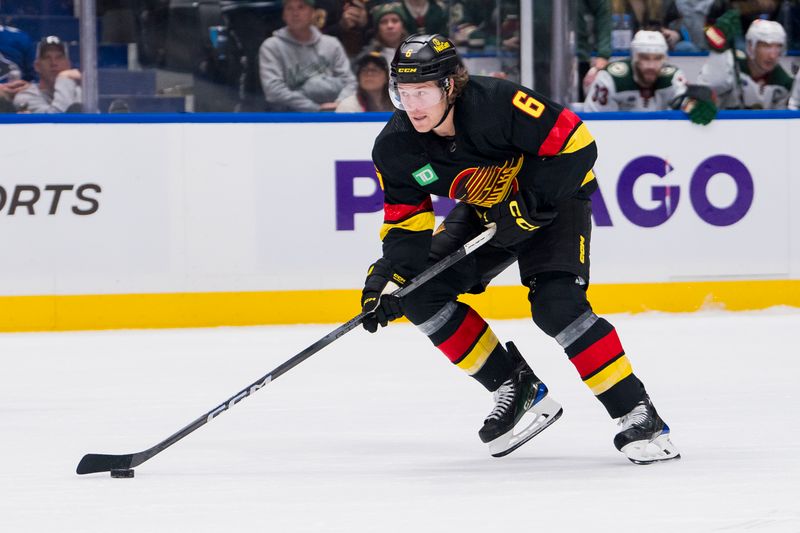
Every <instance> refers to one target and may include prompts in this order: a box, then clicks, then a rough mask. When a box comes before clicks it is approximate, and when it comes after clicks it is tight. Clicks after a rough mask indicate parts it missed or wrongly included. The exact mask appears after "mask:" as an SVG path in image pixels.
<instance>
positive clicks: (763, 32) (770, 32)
mask: <svg viewBox="0 0 800 533" xmlns="http://www.w3.org/2000/svg"><path fill="white" fill-rule="evenodd" d="M744 38H745V40H746V41H747V55H748V56H750V57H753V54H754V53H755V49H756V45H757V44H758V43H767V44H779V45H781V47H782V50H783V51H785V50H786V30H784V29H783V26H781V25H780V23H779V22H775V21H774V20H764V19H756V20H754V21H753V23H752V24H750V27H749V28H747V33H746V34H745V36H744Z"/></svg>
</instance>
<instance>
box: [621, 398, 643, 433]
mask: <svg viewBox="0 0 800 533" xmlns="http://www.w3.org/2000/svg"><path fill="white" fill-rule="evenodd" d="M646 420H647V405H646V404H644V403H638V404H636V407H634V408H633V409H631V412H630V413H628V414H627V415H623V416H621V417H620V419H619V422H618V424H619V425H620V426H622V430H623V431H624V430H626V429H628V428H631V427H633V426H635V425H637V424H642V423H643V422H645V421H646Z"/></svg>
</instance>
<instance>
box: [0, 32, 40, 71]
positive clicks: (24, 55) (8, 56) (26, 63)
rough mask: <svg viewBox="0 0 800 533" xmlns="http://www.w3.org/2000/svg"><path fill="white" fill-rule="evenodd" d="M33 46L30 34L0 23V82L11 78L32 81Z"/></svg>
mask: <svg viewBox="0 0 800 533" xmlns="http://www.w3.org/2000/svg"><path fill="white" fill-rule="evenodd" d="M34 54H35V50H34V46H33V42H32V41H31V38H30V36H29V35H28V34H27V33H25V32H24V31H22V30H20V29H18V28H14V27H12V26H2V25H0V56H1V57H2V59H0V83H6V82H8V81H12V80H20V79H21V80H25V81H33V80H34V79H35V78H36V71H35V70H34V69H33V59H34V57H33V56H34Z"/></svg>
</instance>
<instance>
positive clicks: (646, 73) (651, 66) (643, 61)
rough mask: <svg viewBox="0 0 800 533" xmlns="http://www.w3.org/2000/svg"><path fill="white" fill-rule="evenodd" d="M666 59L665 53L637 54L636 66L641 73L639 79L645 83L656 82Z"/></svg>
mask: <svg viewBox="0 0 800 533" xmlns="http://www.w3.org/2000/svg"><path fill="white" fill-rule="evenodd" d="M665 60H666V58H665V57H664V55H663V54H636V63H635V64H634V68H635V69H636V71H637V73H638V74H639V81H641V82H642V83H644V84H645V85H652V84H654V83H655V82H656V79H658V73H659V72H661V67H663V66H664V61H665Z"/></svg>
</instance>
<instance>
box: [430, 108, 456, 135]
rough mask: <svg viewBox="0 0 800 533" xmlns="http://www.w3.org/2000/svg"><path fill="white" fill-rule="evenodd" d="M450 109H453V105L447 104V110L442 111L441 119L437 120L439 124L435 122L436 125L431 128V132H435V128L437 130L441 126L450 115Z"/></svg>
mask: <svg viewBox="0 0 800 533" xmlns="http://www.w3.org/2000/svg"><path fill="white" fill-rule="evenodd" d="M451 109H453V104H451V103H449V102H448V103H447V109H445V110H444V115H442V118H440V119H439V122H437V123H436V125H435V126H434V127H432V128H431V131H433V130H435V129H436V128H438V127H439V126H441V125H442V122H444V119H446V118H447V115H449V114H450V110H451Z"/></svg>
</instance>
